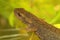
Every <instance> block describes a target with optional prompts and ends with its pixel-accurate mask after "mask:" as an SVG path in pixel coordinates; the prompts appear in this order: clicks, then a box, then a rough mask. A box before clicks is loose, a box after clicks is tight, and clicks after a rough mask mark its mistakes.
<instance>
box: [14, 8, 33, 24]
mask: <svg viewBox="0 0 60 40" xmlns="http://www.w3.org/2000/svg"><path fill="white" fill-rule="evenodd" d="M14 14H15V16H16V17H17V18H18V19H20V20H21V21H23V22H24V23H26V24H29V23H31V22H32V21H31V19H30V18H32V15H31V14H30V12H28V11H26V10H25V9H24V8H15V10H14Z"/></svg>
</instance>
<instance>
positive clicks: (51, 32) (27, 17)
mask: <svg viewBox="0 0 60 40" xmlns="http://www.w3.org/2000/svg"><path fill="white" fill-rule="evenodd" d="M14 14H15V16H16V17H17V18H18V19H20V20H21V21H22V22H23V23H25V24H27V25H28V27H29V28H31V29H33V30H34V32H35V34H36V35H37V36H38V37H39V38H40V39H41V40H60V29H57V28H55V27H54V26H53V25H50V24H48V23H47V22H45V21H44V20H42V19H38V18H37V17H36V16H35V15H33V14H32V13H30V12H28V11H26V10H25V9H23V8H16V9H15V10H14ZM35 29H36V30H35Z"/></svg>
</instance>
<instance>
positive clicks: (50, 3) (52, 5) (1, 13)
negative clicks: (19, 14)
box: [0, 0, 60, 40]
mask: <svg viewBox="0 0 60 40" xmlns="http://www.w3.org/2000/svg"><path fill="white" fill-rule="evenodd" d="M14 8H24V9H26V10H27V11H29V12H31V13H33V14H34V15H35V16H37V17H38V18H41V19H43V20H45V21H46V22H48V23H49V24H52V25H54V26H56V28H60V0H0V30H3V32H2V31H0V35H1V36H4V35H13V34H29V36H28V37H27V36H26V37H25V36H19V37H13V38H1V37H0V38H1V40H10V39H12V40H39V38H38V37H37V36H36V35H35V34H34V33H33V32H32V33H27V32H26V31H25V30H22V31H20V30H17V29H22V28H25V26H26V25H25V24H24V23H22V22H21V21H20V20H18V19H17V18H16V17H15V15H14ZM7 29H14V30H15V31H11V30H10V31H4V30H7ZM34 38H36V39H34Z"/></svg>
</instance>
